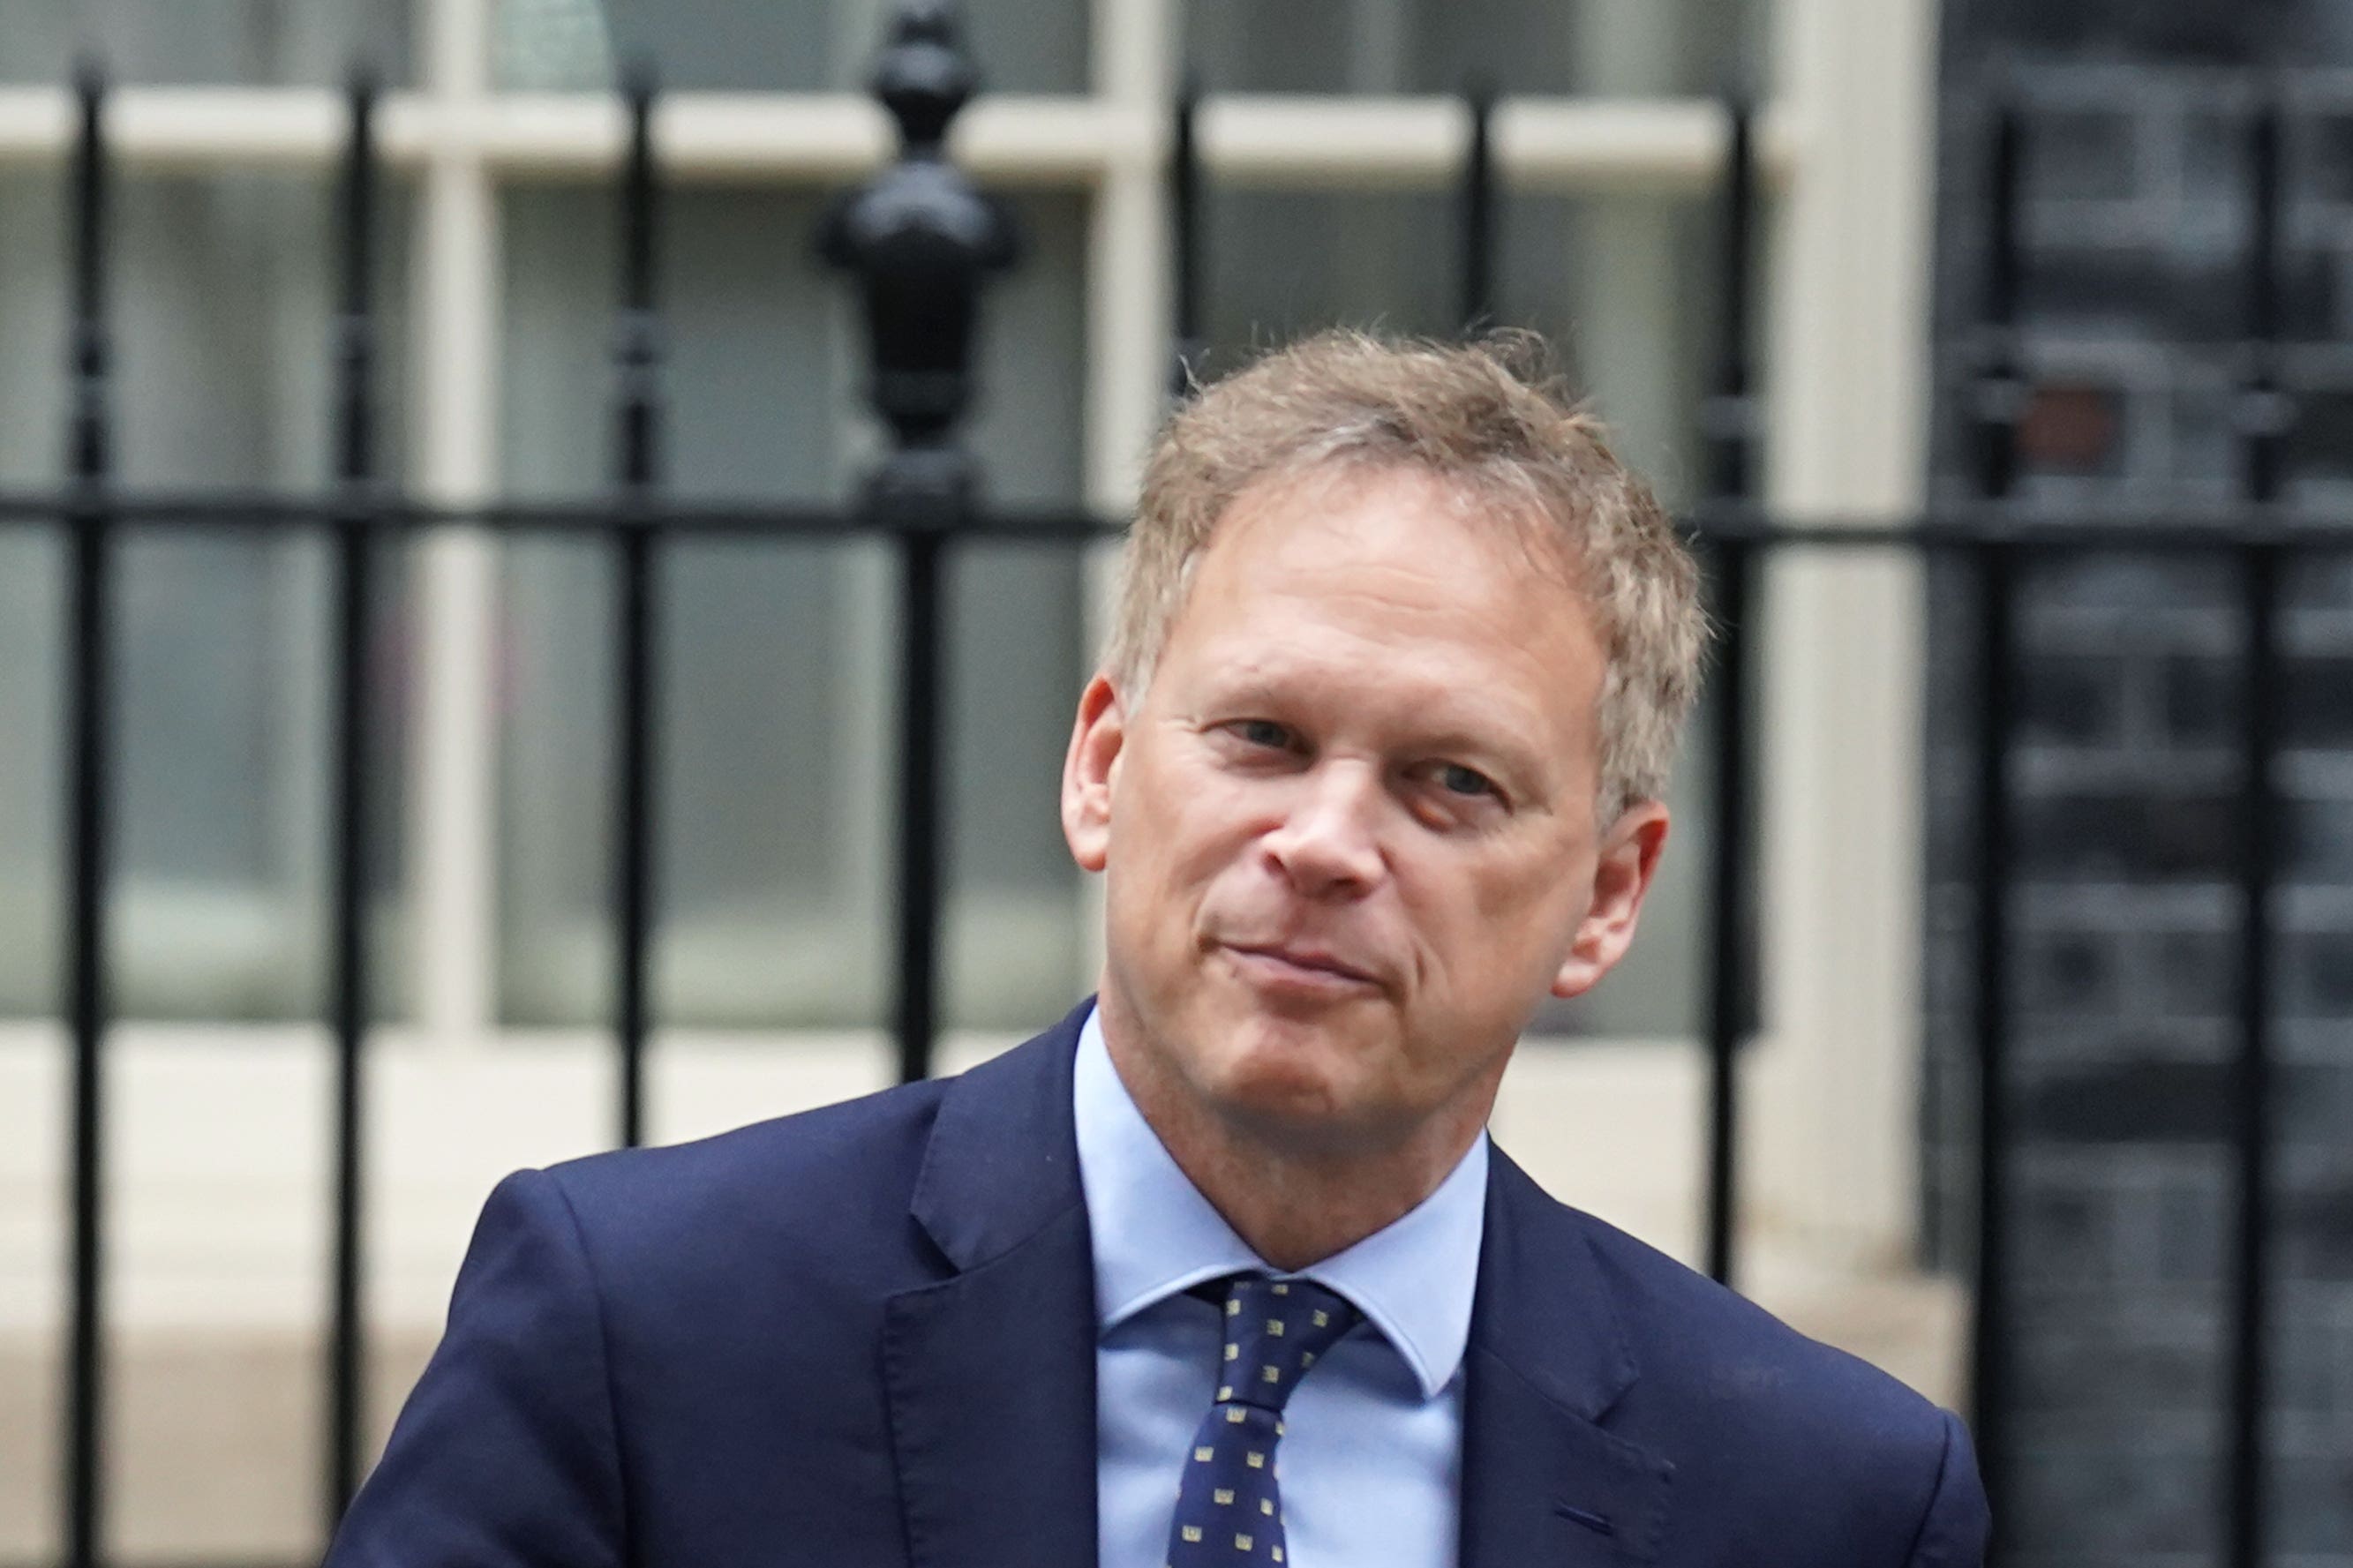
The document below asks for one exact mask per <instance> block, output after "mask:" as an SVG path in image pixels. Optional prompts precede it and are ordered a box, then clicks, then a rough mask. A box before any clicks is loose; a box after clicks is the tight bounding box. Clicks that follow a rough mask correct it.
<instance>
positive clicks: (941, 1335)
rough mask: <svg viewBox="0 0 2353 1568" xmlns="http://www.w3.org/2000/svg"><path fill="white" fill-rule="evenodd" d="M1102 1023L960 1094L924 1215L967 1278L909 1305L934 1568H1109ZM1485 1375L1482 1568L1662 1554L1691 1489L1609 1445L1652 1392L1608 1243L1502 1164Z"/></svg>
mask: <svg viewBox="0 0 2353 1568" xmlns="http://www.w3.org/2000/svg"><path fill="white" fill-rule="evenodd" d="M1085 1016H1086V1005H1081V1006H1080V1007H1079V1008H1078V1009H1077V1010H1076V1011H1074V1012H1072V1013H1071V1016H1069V1017H1067V1018H1065V1019H1063V1020H1062V1022H1061V1023H1060V1024H1059V1025H1057V1026H1055V1027H1053V1028H1052V1029H1050V1030H1048V1031H1047V1032H1046V1033H1045V1034H1043V1035H1040V1036H1039V1037H1037V1038H1036V1039H1033V1040H1031V1041H1029V1043H1028V1044H1027V1045H1024V1046H1021V1047H1018V1048H1017V1049H1015V1050H1012V1051H1008V1052H1007V1053H1006V1054H1005V1055H1003V1056H1001V1057H998V1058H995V1059H994V1060H992V1061H989V1062H987V1063H985V1064H983V1065H982V1066H980V1067H977V1068H973V1069H972V1070H971V1071H970V1072H967V1073H965V1075H964V1076H963V1077H962V1078H959V1079H955V1081H954V1082H952V1083H950V1084H948V1085H946V1086H945V1087H944V1089H942V1090H941V1091H940V1092H941V1100H940V1106H939V1110H938V1113H937V1116H936V1119H935V1121H934V1125H933V1129H932V1133H931V1140H930V1143H929V1146H928V1148H927V1150H926V1152H925V1155H924V1159H923V1168H922V1170H921V1172H920V1173H919V1174H918V1176H917V1178H916V1182H915V1188H914V1194H913V1198H912V1199H911V1201H910V1210H911V1213H912V1215H913V1219H914V1221H915V1223H916V1224H918V1225H920V1226H922V1227H923V1231H924V1233H925V1234H926V1235H928V1236H929V1237H931V1238H932V1240H933V1242H934V1244H935V1245H936V1246H937V1247H939V1249H940V1251H941V1253H942V1255H943V1256H944V1258H945V1259H946V1261H947V1263H948V1264H949V1265H950V1266H951V1267H952V1268H954V1270H955V1272H954V1273H952V1274H950V1275H949V1276H948V1277H947V1278H946V1279H942V1280H940V1281H938V1282H936V1283H934V1284H930V1285H924V1286H920V1287H917V1288H916V1289H912V1290H907V1291H902V1292H901V1293H900V1294H898V1295H896V1296H893V1297H892V1298H891V1299H890V1300H889V1301H888V1302H886V1303H885V1309H884V1327H883V1342H882V1372H883V1384H884V1391H885V1394H886V1397H887V1399H888V1401H889V1405H890V1409H891V1433H892V1447H893V1448H894V1450H895V1453H896V1457H897V1459H898V1468H899V1479H900V1500H901V1505H902V1512H903V1516H904V1520H905V1523H906V1530H907V1542H908V1555H909V1558H910V1561H911V1562H913V1563H915V1564H918V1565H919V1568H923V1565H928V1568H949V1565H951V1564H966V1563H1021V1564H1024V1565H1025V1568H1028V1565H1032V1564H1035V1565H1039V1568H1044V1565H1049V1564H1068V1565H1071V1568H1080V1565H1082V1564H1092V1563H1094V1562H1095V1553H1096V1521H1095V1496H1096V1492H1095V1485H1096V1480H1095V1310H1094V1264H1093V1257H1092V1246H1091V1243H1090V1240H1089V1237H1088V1231H1087V1216H1086V1205H1085V1200H1084V1196H1083V1194H1082V1191H1081V1188H1080V1184H1079V1174H1078V1149H1077V1143H1076V1141H1075V1138H1074V1135H1073V1133H1072V1131H1071V1063H1072V1061H1073V1059H1074V1058H1075V1056H1076V1053H1077V1047H1078V1036H1079V1028H1080V1026H1081V1025H1082V1023H1083V1021H1084V1019H1085ZM1487 1182H1488V1185H1487V1213H1486V1230H1485V1236H1484V1238H1483V1240H1482V1245H1481V1248H1480V1257H1479V1284H1478V1292H1477V1297H1476V1303H1475V1305H1474V1307H1473V1309H1472V1322H1471V1345H1470V1349H1469V1351H1468V1352H1467V1353H1466V1356H1465V1360H1464V1373H1465V1376H1466V1379H1467V1383H1466V1386H1465V1390H1464V1397H1463V1427H1462V1518H1461V1568H1526V1565H1535V1564H1546V1565H1552V1568H1609V1565H1611V1564H1623V1563H1628V1562H1650V1561H1652V1560H1654V1559H1656V1558H1657V1557H1658V1556H1659V1554H1660V1550H1661V1543H1662V1539H1663V1536H1664V1531H1665V1526H1666V1520H1667V1502H1668V1490H1669V1482H1670V1479H1671V1477H1672V1469H1673V1468H1672V1466H1671V1465H1669V1464H1668V1463H1667V1462H1666V1461H1665V1460H1663V1459H1662V1458H1659V1457H1658V1456H1656V1455H1654V1454H1652V1453H1650V1452H1649V1451H1647V1450H1645V1449H1643V1448H1641V1447H1638V1446H1636V1445H1634V1444H1631V1443H1629V1442H1627V1441H1625V1440H1624V1439H1622V1438H1620V1437H1618V1436H1614V1435H1612V1434H1611V1433H1609V1432H1608V1431H1605V1430H1604V1429H1603V1427H1602V1426H1601V1422H1602V1421H1603V1420H1604V1418H1605V1417H1606V1416H1607V1415H1608V1414H1609V1409H1610V1407H1611V1406H1612V1405H1615V1404H1617V1403H1618V1401H1619V1400H1620V1397H1622V1396H1623V1395H1624V1394H1625V1393H1626V1391H1627V1390H1628V1389H1629V1388H1630V1387H1631V1386H1632V1385H1633V1384H1634V1382H1635V1380H1636V1378H1637V1377H1638V1375H1639V1368H1638V1366H1637V1364H1636V1361H1635V1354H1634V1350H1633V1342H1632V1338H1631V1336H1630V1333H1629V1332H1628V1325H1627V1324H1626V1323H1625V1321H1624V1320H1623V1318H1622V1315H1621V1313H1620V1310H1619V1306H1618V1303H1617V1301H1616V1300H1614V1296H1615V1292H1614V1290H1613V1289H1612V1288H1611V1286H1610V1283H1609V1277H1608V1274H1607V1272H1606V1268H1605V1265H1604V1264H1603V1262H1602V1259H1601V1258H1600V1256H1599V1252H1598V1251H1597V1250H1596V1248H1595V1247H1594V1244H1593V1241H1592V1238H1591V1234H1590V1231H1589V1229H1588V1227H1589V1226H1590V1225H1591V1224H1592V1222H1591V1221H1589V1220H1588V1219H1586V1218H1585V1217H1584V1216H1583V1215H1578V1214H1577V1213H1576V1212H1575V1211H1573V1210H1570V1209H1567V1208H1564V1207H1563V1206H1561V1205H1558V1204H1556V1203H1555V1202H1553V1200H1552V1199H1551V1198H1549V1197H1548V1196H1546V1194H1545V1193H1544V1192H1543V1190H1542V1189H1541V1188H1539V1187H1538V1186H1537V1185H1536V1184H1535V1182H1533V1181H1531V1180H1530V1179H1529V1178H1528V1176H1527V1175H1526V1174H1525V1173H1524V1172H1522V1171H1521V1170H1520V1169H1519V1167H1518V1166H1517V1165H1515V1164H1514V1163H1512V1162H1511V1161H1510V1160H1509V1159H1507V1158H1505V1157H1504V1154H1503V1153H1502V1152H1501V1151H1495V1152H1493V1156H1492V1158H1491V1162H1490V1163H1489V1167H1488V1178H1487Z"/></svg>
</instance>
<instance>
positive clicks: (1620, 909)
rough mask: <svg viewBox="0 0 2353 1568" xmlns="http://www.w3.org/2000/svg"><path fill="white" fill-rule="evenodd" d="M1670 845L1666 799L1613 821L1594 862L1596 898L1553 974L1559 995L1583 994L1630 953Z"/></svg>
mask: <svg viewBox="0 0 2353 1568" xmlns="http://www.w3.org/2000/svg"><path fill="white" fill-rule="evenodd" d="M1666 843H1667V808H1666V805H1664V803H1662V802H1660V801H1655V800H1643V801H1637V802H1635V803H1634V804H1633V805H1630V806H1628V807H1627V808H1626V810H1625V812H1624V813H1623V814H1622V815H1621V816H1620V817H1619V818H1618V820H1617V821H1616V822H1615V823H1613V824H1611V826H1610V828H1609V837H1607V838H1605V839H1604V840H1603V841H1602V845H1601V854H1600V856H1599V858H1597V859H1596V860H1595V862H1594V866H1593V902H1592V904H1591V906H1590V907H1588V909H1587V910H1586V912H1585V918H1584V919H1583V920H1582V921H1578V922H1577V935H1576V936H1575V937H1574V938H1572V939H1571V940H1570V942H1569V944H1568V956H1567V957H1566V958H1564V959H1563V960H1562V961H1561V965H1560V969H1559V970H1558V972H1557V973H1555V974H1554V975H1553V980H1552V994H1554V995H1556V996H1579V995H1582V994H1585V993H1586V992H1588V991H1589V990H1591V989H1592V988H1593V986H1594V984H1596V983H1597V982H1599V980H1600V978H1601V977H1602V976H1603V975H1605V974H1607V973H1609V971H1610V969H1611V967H1612V966H1613V965H1615V964H1616V963H1617V962H1618V961H1619V960H1620V959H1621V958H1623V957H1625V956H1626V950H1627V948H1629V947H1630V946H1631V945H1633V942H1634V925H1635V922H1636V921H1639V920H1640V919H1641V914H1642V898H1643V895H1644V894H1646V893H1648V892H1649V891H1650V890H1651V875H1652V874H1653V873H1654V872H1656V871H1657V870H1658V868H1659V851H1660V850H1662V849H1663V848H1665V847H1666Z"/></svg>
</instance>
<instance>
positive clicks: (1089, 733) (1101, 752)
mask: <svg viewBox="0 0 2353 1568" xmlns="http://www.w3.org/2000/svg"><path fill="white" fill-rule="evenodd" d="M1126 740H1127V714H1126V710H1124V709H1123V708H1122V707H1121V705H1120V700H1119V692H1118V690H1117V689H1115V688H1114V687H1113V685H1112V683H1111V677H1109V676H1107V675H1104V674H1102V673H1101V672H1098V673H1097V674H1096V676H1095V678H1094V679H1092V680H1090V681H1088V682H1087V689H1085V690H1084V691H1082V692H1081V693H1079V714H1078V717H1077V719H1076V720H1074V721H1072V722H1071V749H1070V751H1069V752H1066V753H1065V754H1064V755H1063V758H1062V837H1064V838H1065V839H1066V840H1068V841H1069V843H1070V846H1071V859H1073V860H1076V861H1077V862H1078V863H1079V869H1081V870H1082V871H1100V870H1102V869H1103V864H1104V862H1105V861H1106V860H1108V859H1109V858H1110V856H1111V788H1112V784H1113V781H1114V780H1115V779H1117V778H1118V776H1119V753H1120V749H1121V747H1122V746H1123V745H1124V743H1125V742H1126Z"/></svg>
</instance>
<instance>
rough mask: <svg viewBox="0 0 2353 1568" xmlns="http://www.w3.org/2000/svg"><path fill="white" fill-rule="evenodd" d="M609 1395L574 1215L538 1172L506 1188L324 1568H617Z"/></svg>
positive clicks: (487, 1213)
mask: <svg viewBox="0 0 2353 1568" xmlns="http://www.w3.org/2000/svg"><path fill="white" fill-rule="evenodd" d="M611 1386H612V1385H611V1380H610V1377H609V1374H608V1369H607V1364H606V1347H605V1334H604V1323H603V1317H602V1312H601V1310H600V1308H599V1305H598V1300H597V1293H596V1281H595V1279H594V1276H593V1274H592V1272H591V1270H590V1268H589V1261H588V1256H587V1252H586V1248H585V1247H584V1245H583V1243H582V1238H581V1235H580V1228H579V1223H578V1221H577V1220H576V1219H575V1216H574V1215H573V1211H572V1205H570V1203H569V1202H568V1201H567V1200H566V1199H565V1196H564V1193H563V1190H562V1188H561V1187H560V1186H559V1185H558V1184H557V1182H556V1180H555V1178H554V1177H553V1176H550V1175H548V1174H547V1173H544V1172H541V1171H524V1172H522V1173H517V1174H515V1175H512V1176H509V1177H508V1178H507V1179H506V1180H504V1181H502V1182H501V1183H500V1184H499V1185H498V1187H497V1189H496V1190H495V1191H493V1192H492V1193H491V1196H490V1199H489V1201H488V1202H487V1203H486V1204H485V1205H483V1207H482V1216H481V1219H480V1222H479V1223H478V1224H477V1225H476V1226H475V1228H474V1238H473V1242H472V1244H471V1246H470V1247H468V1249H467V1252H466V1261H465V1265H464V1267H463V1268H461V1269H459V1274H458V1285H457V1289H456V1291H455V1293H454V1294H453V1295H452V1297H451V1299H450V1302H449V1322H448V1331H446V1332H445V1333H444V1334H443V1336H442V1340H441V1344H440V1348H439V1349H438V1350H437V1351H435V1352H434V1354H433V1359H432V1361H431V1363H429V1364H428V1365H427V1367H426V1369H425V1375H424V1376H423V1377H422V1378H420V1379H419V1380H418V1382H417V1387H416V1390H415V1391H414V1392H413V1393H412V1394H410V1395H409V1398H408V1404H407V1405H406V1408H404V1409H403V1410H402V1412H401V1415H400V1419H399V1421H398V1423H397V1424H396V1426H394V1428H393V1433H392V1439H391V1442H390V1443H389V1444H388V1445H387V1446H386V1447H385V1454H384V1458H383V1459H382V1461H381V1462H380V1463H379V1464H378V1465H377V1466H376V1468H375V1473H374V1474H373V1475H371V1476H370V1477H369V1478H368V1480H367V1484H366V1485H365V1486H364V1487H362V1488H361V1489H360V1493H359V1496H358V1497H357V1498H356V1499H354V1500H353V1503H352V1507H351V1510H350V1512H349V1513H347V1514H346V1515H345V1516H344V1519H343V1524H342V1526H341V1528H340V1529H339V1530H338V1531H336V1533H335V1539H334V1543H333V1545H332V1547H331V1548H330V1549H329V1551H328V1553H327V1559H326V1568H461V1565H462V1568H618V1565H619V1564H620V1563H622V1562H623V1560H624V1558H625V1556H626V1551H625V1539H626V1520H625V1517H624V1513H623V1507H622V1497H621V1467H620V1458H619V1449H618V1446H617V1442H616V1439H615V1433H614V1420H613V1405H612V1394H611Z"/></svg>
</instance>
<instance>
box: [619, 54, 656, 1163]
mask: <svg viewBox="0 0 2353 1568" xmlns="http://www.w3.org/2000/svg"><path fill="white" fill-rule="evenodd" d="M623 92H624V96H625V97H626V99H627V100H628V111H629V156H628V164H627V165H626V167H625V169H624V171H623V175H622V183H621V279H620V281H621V313H620V321H619V325H618V329H617V332H616V334H615V338H614V344H613V357H614V362H615V399H616V403H617V415H616V429H615V435H616V439H617V443H618V447H619V453H618V461H617V463H616V465H615V468H616V472H615V475H614V478H615V480H616V482H617V484H618V485H619V487H620V493H619V497H618V500H619V509H618V517H617V521H616V522H615V524H614V553H615V556H616V561H615V571H616V576H617V584H616V586H617V594H618V595H619V597H618V602H617V605H616V606H615V611H616V617H617V622H618V626H619V655H618V668H617V683H616V684H617V693H616V700H615V710H616V714H617V724H618V726H619V733H618V744H617V748H616V756H615V759H614V762H615V767H614V777H615V785H616V787H615V790H614V795H615V806H616V816H615V821H614V848H613V859H614V867H613V871H614V876H613V901H614V909H613V924H614V930H615V951H614V965H615V970H616V973H615V976H614V987H613V996H614V1012H615V1034H616V1036H617V1044H618V1046H619V1048H620V1058H621V1059H620V1139H621V1142H622V1144H623V1145H624V1146H625V1147H629V1148H634V1147H636V1146H637V1145H638V1143H641V1142H644V1141H645V1131H646V1089H645V1056H646V1032H647V1027H648V1021H649V1016H650V1012H651V1008H650V1006H649V1001H648V997H649V968H650V963H649V952H650V948H651V932H652V927H653V881H654V866H653V845H654V833H653V815H654V762H655V741H656V737H657V731H658V721H657V711H656V710H657V705H658V703H659V689H658V686H657V684H656V680H657V675H656V668H655V659H654V651H655V650H654V643H655V637H656V634H657V627H658V625H659V622H658V619H657V616H658V610H659V605H658V596H659V581H658V579H657V576H656V570H655V567H656V563H655V560H654V536H653V531H652V525H651V524H650V523H649V522H648V521H647V519H646V516H645V512H644V506H645V502H646V501H647V500H648V499H649V497H650V495H651V494H652V491H653V488H654V484H655V482H656V479H657V475H658V473H659V454H658V448H657V437H658V435H659V418H660V402H659V376H660V370H661V348H662V344H661V321H660V318H659V315H658V314H657V313H656V312H655V310H654V244H655V238H654V225H655V219H656V216H657V210H656V207H657V201H658V197H659V192H658V190H657V187H656V184H655V170H654V153H653V106H654V81H653V75H652V71H651V68H649V67H646V66H643V65H640V66H638V67H637V68H633V69H632V71H631V72H630V75H629V78H628V81H627V82H626V83H625V84H624V88H623Z"/></svg>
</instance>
